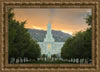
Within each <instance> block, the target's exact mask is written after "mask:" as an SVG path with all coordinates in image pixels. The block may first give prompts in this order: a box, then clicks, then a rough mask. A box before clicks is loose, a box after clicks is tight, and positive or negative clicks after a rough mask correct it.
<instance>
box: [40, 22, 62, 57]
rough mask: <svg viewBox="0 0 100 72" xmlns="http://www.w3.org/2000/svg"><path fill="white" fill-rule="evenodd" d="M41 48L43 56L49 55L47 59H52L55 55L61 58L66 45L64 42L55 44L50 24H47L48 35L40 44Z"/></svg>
mask: <svg viewBox="0 0 100 72" xmlns="http://www.w3.org/2000/svg"><path fill="white" fill-rule="evenodd" d="M38 44H39V45H40V48H41V54H45V55H47V57H48V58H49V59H50V58H51V56H52V55H53V54H56V55H57V56H58V57H60V54H61V48H62V46H63V44H64V42H55V40H54V38H53V35H52V29H51V24H50V22H49V23H48V24H47V34H46V37H45V38H44V41H43V42H38Z"/></svg>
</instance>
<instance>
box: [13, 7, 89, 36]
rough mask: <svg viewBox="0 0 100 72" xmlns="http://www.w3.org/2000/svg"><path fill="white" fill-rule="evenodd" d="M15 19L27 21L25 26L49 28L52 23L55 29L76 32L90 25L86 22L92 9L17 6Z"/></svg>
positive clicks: (40, 28)
mask: <svg viewBox="0 0 100 72" xmlns="http://www.w3.org/2000/svg"><path fill="white" fill-rule="evenodd" d="M13 12H14V13H15V17H14V18H15V19H16V20H18V21H20V22H21V21H25V20H26V21H27V22H26V24H25V28H31V29H39V30H47V24H48V22H49V17H50V22H51V24H52V29H53V30H60V31H62V32H65V33H69V34H71V35H72V34H74V33H76V32H78V31H83V30H85V29H86V28H87V27H88V25H87V24H86V22H85V19H84V18H86V16H87V14H91V9H87V8H83V9H82V8H81V9H80V8H70V9H69V8H58V9H57V8H52V9H51V8H15V9H14V10H13ZM49 14H50V16H49Z"/></svg>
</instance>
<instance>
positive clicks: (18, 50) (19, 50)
mask: <svg viewBox="0 0 100 72" xmlns="http://www.w3.org/2000/svg"><path fill="white" fill-rule="evenodd" d="M12 10H13V9H12V8H10V9H9V11H8V24H9V36H8V38H9V63H10V59H11V58H12V57H13V58H15V60H16V58H18V57H19V63H20V58H22V59H23V60H24V57H28V58H29V57H30V58H31V59H37V58H38V57H39V56H40V55H41V49H40V47H39V45H38V43H37V41H35V40H34V39H32V37H31V36H30V34H29V33H28V31H27V29H25V28H24V25H25V24H26V21H24V22H19V21H16V20H15V19H14V13H13V12H11V11H12ZM26 54H28V55H26Z"/></svg>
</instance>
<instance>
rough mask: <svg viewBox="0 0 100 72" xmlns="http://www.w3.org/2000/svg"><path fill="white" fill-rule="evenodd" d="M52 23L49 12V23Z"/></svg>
mask: <svg viewBox="0 0 100 72" xmlns="http://www.w3.org/2000/svg"><path fill="white" fill-rule="evenodd" d="M50 21H51V14H50V12H49V23H50Z"/></svg>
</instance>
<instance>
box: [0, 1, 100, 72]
mask: <svg viewBox="0 0 100 72" xmlns="http://www.w3.org/2000/svg"><path fill="white" fill-rule="evenodd" d="M15 7H17V8H30V7H31V8H92V15H93V20H92V23H93V25H92V28H93V29H92V64H8V23H7V21H8V20H7V14H8V13H7V11H8V8H15ZM99 12H100V0H28V1H27V0H5V1H3V0H1V1H0V72H23V71H24V72H28V71H29V72H47V71H48V72H50V71H52V72H60V71H62V72H90V71H91V72H99V71H100V54H99V51H100V45H99V43H100V37H99V36H100V28H99V27H100V14H99Z"/></svg>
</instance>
